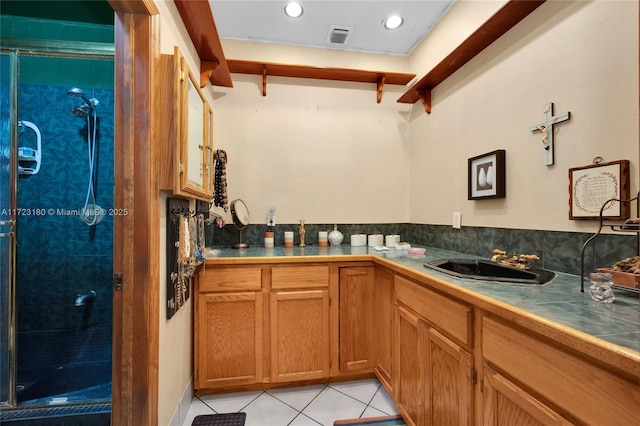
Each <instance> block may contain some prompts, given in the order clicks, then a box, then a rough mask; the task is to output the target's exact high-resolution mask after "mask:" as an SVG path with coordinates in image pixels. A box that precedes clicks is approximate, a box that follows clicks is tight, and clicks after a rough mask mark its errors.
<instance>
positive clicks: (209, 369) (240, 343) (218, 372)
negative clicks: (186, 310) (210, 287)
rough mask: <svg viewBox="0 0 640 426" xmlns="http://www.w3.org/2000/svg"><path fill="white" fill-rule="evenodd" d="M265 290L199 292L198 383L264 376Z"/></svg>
mask: <svg viewBox="0 0 640 426" xmlns="http://www.w3.org/2000/svg"><path fill="white" fill-rule="evenodd" d="M262 301H263V296H262V294H261V293H255V292H253V293H227V294H206V293H201V294H199V295H198V307H197V311H198V312H197V316H198V322H197V331H196V339H195V342H194V345H195V348H194V349H195V350H194V352H195V356H196V368H197V369H196V374H195V375H196V387H197V388H199V389H204V388H208V387H215V386H223V385H234V384H235V385H240V384H250V383H257V382H260V381H261V380H262V348H263V335H262V315H263V303H262Z"/></svg>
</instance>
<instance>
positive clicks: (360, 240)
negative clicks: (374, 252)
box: [351, 234, 367, 247]
mask: <svg viewBox="0 0 640 426" xmlns="http://www.w3.org/2000/svg"><path fill="white" fill-rule="evenodd" d="M366 245H367V236H366V235H365V234H352V235H351V247H363V246H366Z"/></svg>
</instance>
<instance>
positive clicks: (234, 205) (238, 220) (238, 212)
mask: <svg viewBox="0 0 640 426" xmlns="http://www.w3.org/2000/svg"><path fill="white" fill-rule="evenodd" d="M229 205H230V207H231V219H232V220H233V224H234V226H235V227H236V228H238V230H240V242H239V243H238V244H234V245H233V246H232V247H233V248H236V249H239V248H247V247H249V246H248V245H247V244H245V243H243V242H242V230H243V229H244V228H245V227H246V226H247V225H248V224H249V209H248V208H247V205H246V204H245V203H244V201H242V200H240V199H237V200H233V201H232V202H231V203H229Z"/></svg>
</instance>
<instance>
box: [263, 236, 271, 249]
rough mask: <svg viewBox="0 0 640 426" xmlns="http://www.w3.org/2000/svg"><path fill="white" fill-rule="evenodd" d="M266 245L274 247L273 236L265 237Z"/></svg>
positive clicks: (266, 246)
mask: <svg viewBox="0 0 640 426" xmlns="http://www.w3.org/2000/svg"><path fill="white" fill-rule="evenodd" d="M264 247H265V248H273V237H264Z"/></svg>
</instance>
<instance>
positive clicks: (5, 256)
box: [0, 53, 17, 406]
mask: <svg viewBox="0 0 640 426" xmlns="http://www.w3.org/2000/svg"><path fill="white" fill-rule="evenodd" d="M15 68H17V61H16V55H15V54H13V53H12V54H5V53H3V54H0V75H2V80H1V83H0V405H2V406H5V405H14V404H15V399H16V392H15V368H13V367H14V365H13V364H14V362H15V328H14V325H15V247H16V239H15V207H16V205H15V203H16V197H15V196H16V172H15V171H16V158H15V155H16V154H15V150H14V149H11V146H12V144H13V143H15V142H13V141H15V140H16V139H17V135H16V134H14V133H16V129H15V128H14V127H15V126H13V125H11V123H16V122H17V117H16V116H15V114H16V110H17V108H16V106H17V105H16V103H17V90H15V87H13V86H14V85H15V84H16V82H15V81H14V78H13V77H14V76H15V75H16V73H15V72H14V71H15Z"/></svg>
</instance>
